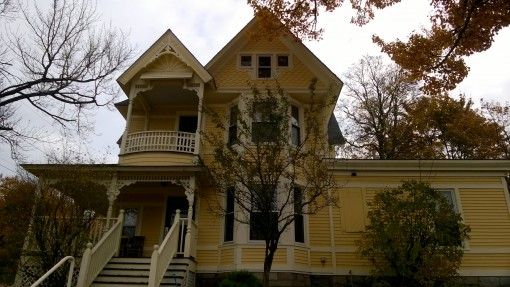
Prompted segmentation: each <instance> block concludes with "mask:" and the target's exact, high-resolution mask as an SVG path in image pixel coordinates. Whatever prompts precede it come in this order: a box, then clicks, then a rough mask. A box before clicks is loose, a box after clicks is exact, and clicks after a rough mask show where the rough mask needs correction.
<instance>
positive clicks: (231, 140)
mask: <svg viewBox="0 0 510 287" xmlns="http://www.w3.org/2000/svg"><path fill="white" fill-rule="evenodd" d="M238 116H239V110H238V108H237V106H232V107H231V108H230V124H229V126H228V144H229V145H230V146H231V145H234V144H236V143H238V138H237V117H238Z"/></svg>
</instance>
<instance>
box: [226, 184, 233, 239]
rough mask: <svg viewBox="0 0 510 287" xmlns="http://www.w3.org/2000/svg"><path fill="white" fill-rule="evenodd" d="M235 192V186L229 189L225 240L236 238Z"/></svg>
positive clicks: (227, 193)
mask: <svg viewBox="0 0 510 287" xmlns="http://www.w3.org/2000/svg"><path fill="white" fill-rule="evenodd" d="M234 193H235V188H234V187H230V188H228V189H227V192H226V202H225V230H224V231H225V232H224V241H225V242H228V241H233V240H234Z"/></svg>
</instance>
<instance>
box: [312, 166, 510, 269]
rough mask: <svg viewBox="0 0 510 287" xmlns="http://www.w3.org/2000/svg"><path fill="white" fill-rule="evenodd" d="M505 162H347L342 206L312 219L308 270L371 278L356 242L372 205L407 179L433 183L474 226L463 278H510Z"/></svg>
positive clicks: (341, 171) (340, 176)
mask: <svg viewBox="0 0 510 287" xmlns="http://www.w3.org/2000/svg"><path fill="white" fill-rule="evenodd" d="M508 164H509V163H508V162H507V161H435V162H434V161H430V162H426V161H425V162H423V161H422V162H417V161H368V160H367V161H355V160H353V161H345V162H338V163H337V165H336V168H335V171H334V173H335V178H336V181H337V186H339V188H338V189H336V190H335V193H336V194H337V195H338V197H339V205H338V207H333V206H332V207H330V208H328V209H326V210H324V211H323V212H321V213H319V214H317V215H315V216H310V217H309V219H308V235H309V247H310V249H309V251H310V252H309V257H308V258H307V260H308V261H307V263H308V266H309V268H310V269H309V270H310V271H311V272H313V273H316V274H334V275H348V274H351V273H352V274H355V275H367V274H368V272H369V268H370V266H369V264H368V262H367V261H365V260H363V259H362V258H360V257H359V255H358V254H357V253H356V247H355V241H356V240H358V239H359V238H360V235H361V232H362V231H363V230H364V228H365V226H366V225H367V224H368V222H367V213H368V210H369V208H370V207H369V203H370V202H371V200H372V199H373V197H374V195H375V194H377V193H378V192H380V191H382V190H384V189H385V188H393V187H397V186H398V185H400V184H401V182H402V181H404V180H411V179H414V180H418V181H425V182H428V183H430V185H431V186H432V187H433V188H437V189H440V190H442V191H444V193H445V194H446V195H447V196H448V197H449V200H451V203H452V204H453V206H454V208H455V209H456V210H457V211H458V212H460V214H461V215H462V218H463V220H464V223H465V224H467V225H469V226H470V227H471V233H470V236H471V238H470V239H469V240H468V241H467V242H466V243H465V250H464V252H465V253H464V258H463V261H462V266H461V269H460V274H461V276H477V277H482V276H496V277H498V276H508V275H509V272H508V270H509V269H510V260H508V258H509V256H510V199H509V193H508V189H507V183H506V181H505V176H506V173H507V170H508V168H509V166H508Z"/></svg>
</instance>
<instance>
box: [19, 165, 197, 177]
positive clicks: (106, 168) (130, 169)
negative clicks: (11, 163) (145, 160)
mask: <svg viewBox="0 0 510 287" xmlns="http://www.w3.org/2000/svg"><path fill="white" fill-rule="evenodd" d="M21 167H23V168H24V169H25V170H26V171H28V172H30V173H31V174H33V175H35V176H41V175H43V174H44V172H51V171H58V170H62V169H74V170H76V171H83V172H91V173H97V174H111V173H118V172H121V173H126V174H135V173H143V172H151V173H158V174H161V173H195V172H199V171H201V170H202V167H200V166H190V165H179V166H126V165H118V164H22V165H21Z"/></svg>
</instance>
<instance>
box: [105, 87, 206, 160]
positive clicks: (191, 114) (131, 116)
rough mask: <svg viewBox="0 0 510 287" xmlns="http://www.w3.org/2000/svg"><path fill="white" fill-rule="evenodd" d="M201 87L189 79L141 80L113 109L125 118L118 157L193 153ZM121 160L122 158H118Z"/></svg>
mask: <svg viewBox="0 0 510 287" xmlns="http://www.w3.org/2000/svg"><path fill="white" fill-rule="evenodd" d="M202 96H203V85H201V84H196V83H192V82H190V80H189V79H165V80H162V79H144V80H139V81H138V82H137V84H134V85H132V87H131V92H130V95H129V99H128V100H126V101H123V102H120V103H117V104H116V105H115V106H116V107H117V109H118V110H119V112H120V113H121V114H122V115H123V116H124V117H125V118H126V128H125V131H124V134H123V136H122V138H121V139H120V140H119V142H118V144H119V145H120V149H121V152H120V155H121V156H122V155H128V154H133V153H140V152H173V153H183V154H196V153H197V152H198V149H199V145H198V135H199V133H200V129H201V109H202ZM121 160H122V158H121Z"/></svg>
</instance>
